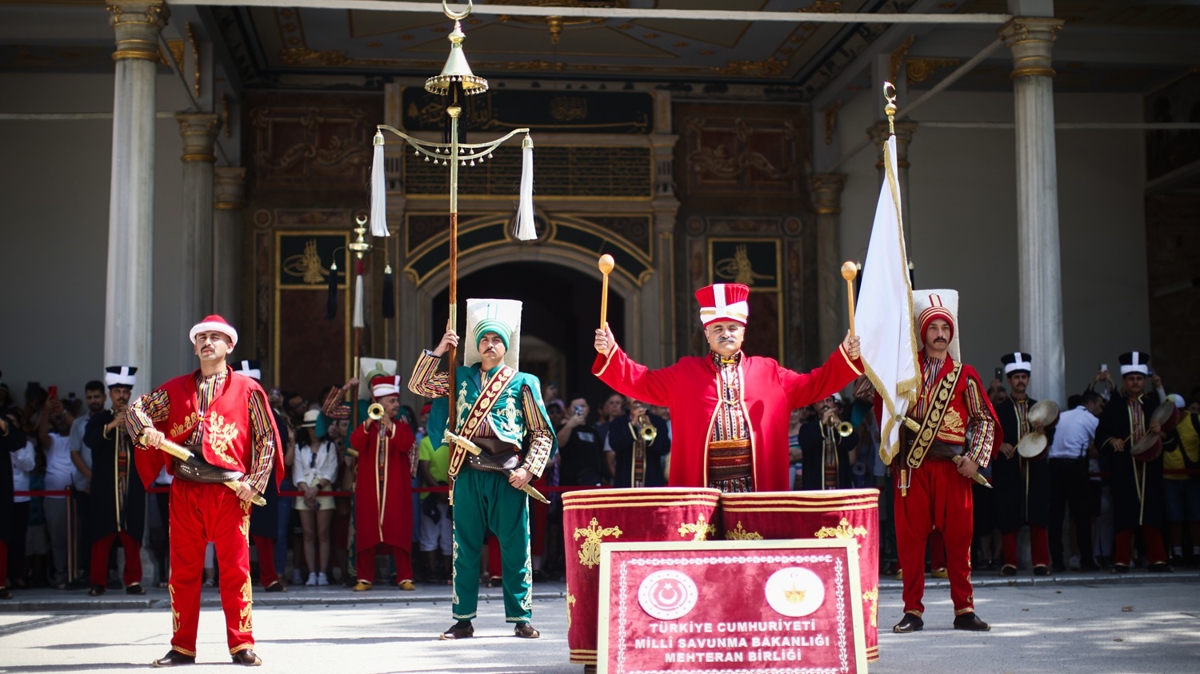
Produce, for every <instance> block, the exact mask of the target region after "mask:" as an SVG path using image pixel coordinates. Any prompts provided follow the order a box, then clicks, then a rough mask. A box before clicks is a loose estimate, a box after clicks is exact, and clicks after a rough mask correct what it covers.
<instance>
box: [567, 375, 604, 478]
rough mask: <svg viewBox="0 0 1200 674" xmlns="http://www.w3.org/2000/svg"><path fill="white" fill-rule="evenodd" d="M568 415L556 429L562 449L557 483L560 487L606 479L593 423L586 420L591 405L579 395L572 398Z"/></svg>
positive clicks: (597, 435)
mask: <svg viewBox="0 0 1200 674" xmlns="http://www.w3.org/2000/svg"><path fill="white" fill-rule="evenodd" d="M569 409H570V410H571V415H570V416H568V417H567V419H566V423H564V424H563V427H562V428H560V429H558V446H559V451H560V452H561V457H560V458H559V464H558V484H559V485H560V486H563V487H598V486H600V485H602V484H605V483H607V482H608V469H607V465H606V463H605V461H604V452H603V451H602V449H603V448H602V447H601V445H600V442H599V437H600V435H599V433H598V432H597V431H596V427H595V426H593V425H592V424H591V423H589V422H588V413H589V412H590V408H589V407H588V403H587V401H586V400H584V399H583V398H582V397H579V396H576V397H575V398H572V399H571V403H570V406H569Z"/></svg>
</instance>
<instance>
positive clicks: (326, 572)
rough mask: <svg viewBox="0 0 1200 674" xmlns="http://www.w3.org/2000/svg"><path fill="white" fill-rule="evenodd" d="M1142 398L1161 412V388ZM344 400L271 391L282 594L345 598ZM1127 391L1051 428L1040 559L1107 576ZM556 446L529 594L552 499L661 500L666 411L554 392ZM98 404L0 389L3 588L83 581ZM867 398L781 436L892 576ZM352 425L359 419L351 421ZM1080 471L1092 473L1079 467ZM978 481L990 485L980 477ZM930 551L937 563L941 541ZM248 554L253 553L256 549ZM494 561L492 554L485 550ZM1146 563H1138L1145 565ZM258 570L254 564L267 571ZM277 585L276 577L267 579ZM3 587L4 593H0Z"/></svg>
mask: <svg viewBox="0 0 1200 674" xmlns="http://www.w3.org/2000/svg"><path fill="white" fill-rule="evenodd" d="M1147 388H1148V389H1156V390H1158V391H1159V395H1160V399H1166V395H1165V392H1163V391H1162V382H1161V380H1160V378H1159V377H1158V376H1157V375H1154V376H1152V377H1149V378H1147ZM346 389H347V387H338V386H336V385H334V386H330V387H327V388H326V389H325V390H323V391H320V392H318V393H319V395H318V396H317V397H315V398H314V400H315V401H317V402H310V401H309V399H308V398H306V397H305V396H304V395H302V394H299V393H295V392H283V391H279V390H278V389H274V390H271V392H270V395H269V401H270V403H271V406H272V407H273V409H274V411H275V413H276V416H277V421H278V422H279V423H280V430H281V434H282V435H283V436H284V442H285V445H286V447H285V450H286V454H285V456H286V457H287V463H288V476H287V479H286V480H285V482H284V484H283V485H282V487H281V488H280V494H281V495H280V497H279V498H278V503H277V504H276V507H277V508H278V514H279V521H278V526H277V538H276V539H275V545H274V549H273V550H272V551H270V552H271V554H272V557H273V558H272V559H271V560H270V562H271V564H272V565H273V566H272V568H273V569H278V571H279V573H280V578H281V581H282V582H281V583H278V584H275V583H273V585H278V587H274V588H272V590H273V591H274V590H283V589H285V587H286V586H289V585H290V586H293V587H296V586H324V585H330V584H341V585H343V586H345V587H348V588H349V587H353V586H354V585H355V571H354V569H355V566H354V560H353V559H352V556H353V550H354V543H353V539H354V522H353V516H352V514H353V501H352V499H353V488H354V484H355V478H354V471H355V458H354V456H353V454H354V452H352V451H348V437H349V435H350V432H349V431H350V430H352V426H353V424H354V423H355V421H356V420H357V421H359V422H361V421H362V420H364V419H365V418H366V417H365V404H364V406H362V407H361V409H360V410H359V411H357V412H356V413H355V414H348V415H347V416H350V417H351V419H349V420H347V419H336V418H332V417H330V416H327V414H326V412H327V411H328V410H329V408H328V406H327V405H323V404H321V403H324V402H327V401H328V400H329V399H331V398H337V397H340V395H341V393H342V392H343V391H345V390H346ZM1120 390H1121V383H1118V382H1115V381H1113V378H1112V377H1111V376H1110V375H1108V374H1107V373H1106V372H1101V373H1099V374H1097V376H1096V377H1095V379H1093V381H1092V382H1090V383H1089V384H1088V386H1087V388H1086V390H1085V391H1083V392H1081V393H1079V394H1077V395H1072V396H1070V398H1069V399H1068V401H1067V404H1066V405H1065V406H1064V408H1063V412H1062V414H1061V417H1060V419H1059V420H1058V423H1057V426H1056V429H1057V433H1056V435H1055V436H1054V439H1053V442H1052V443H1051V444H1050V447H1049V449H1048V452H1047V457H1046V460H1047V461H1049V462H1050V470H1051V474H1052V480H1053V488H1052V489H1051V490H1050V496H1049V499H1050V502H1049V509H1050V526H1049V532H1050V548H1051V553H1052V558H1053V568H1054V570H1055V571H1057V572H1063V571H1066V570H1068V569H1072V570H1073V569H1081V570H1095V569H1099V568H1108V567H1111V565H1112V563H1113V527H1112V518H1113V513H1112V498H1111V496H1110V487H1111V485H1110V483H1109V479H1110V477H1109V471H1108V462H1109V461H1110V460H1111V459H1112V456H1111V455H1105V454H1104V453H1102V452H1099V451H1098V450H1097V447H1096V442H1095V438H1096V429H1097V425H1098V423H1099V419H1100V417H1101V415H1102V414H1103V410H1104V406H1105V405H1106V404H1108V400H1109V398H1110V397H1112V396H1114V395H1117V394H1118V392H1119V391H1120ZM542 393H543V398H544V400H545V402H546V407H547V411H548V413H549V416H550V419H551V421H552V423H553V425H554V430H555V432H556V433H557V436H558V444H559V451H558V453H557V454H556V455H555V456H554V458H553V460H552V463H551V465H550V467H548V469H547V470H546V474H545V475H544V476H543V477H542V478H541V479H540V480H539V481H537V482H536V483H535V485H537V486H539V488H540V489H543V491H544V492H545V493H547V495H548V496H549V497H550V501H551V503H550V505H549V506H540V504H539V505H538V507H534V508H532V509H531V519H532V520H533V522H532V523H531V524H532V528H531V530H532V537H533V540H532V543H531V545H532V549H533V554H534V565H535V570H534V578H535V580H552V579H558V578H561V577H562V576H563V573H564V568H565V565H564V551H563V544H562V539H563V532H562V508H561V496H560V495H561V492H562V491H563V490H565V489H573V488H594V487H617V488H626V487H629V488H634V487H658V486H666V485H667V484H668V479H669V475H670V459H671V453H670V449H671V435H672V434H671V423H670V415H669V412H668V411H667V410H666V409H665V408H661V407H655V406H652V405H647V404H645V403H643V402H641V401H637V400H627V399H626V398H625V397H624V396H621V395H619V394H611V395H609V396H607V397H605V398H602V399H595V400H589V399H588V398H587V397H586V396H584V395H572V396H570V397H569V398H567V399H564V398H563V397H562V396H561V395H560V393H559V391H558V388H557V386H555V385H553V384H550V385H547V386H546V388H545V390H544V391H543V392H542ZM1009 394H1010V392H1009V391H1008V389H1007V388H1006V387H1005V382H1003V381H1000V380H999V379H997V380H995V381H993V382H992V383H991V385H990V386H989V395H990V397H991V398H992V400H993V401H994V402H999V401H1000V400H1002V399H1004V398H1006V397H1007V396H1008V395H1009ZM106 400H107V396H106V393H105V387H104V385H103V383H102V382H100V381H89V382H87V383H86V384H85V385H84V386H83V397H78V396H77V395H76V394H75V393H74V392H67V393H66V394H65V395H61V396H60V395H59V394H58V392H56V391H54V390H53V387H52V389H51V390H47V389H46V388H43V387H42V386H41V385H39V384H38V383H36V382H30V383H29V384H28V386H27V387H26V388H25V390H24V395H23V398H22V400H21V401H19V402H18V401H17V400H16V399H15V397H14V396H13V395H12V394H11V392H10V390H9V389H8V387H7V385H4V384H0V405H9V406H11V407H12V408H16V409H17V410H18V414H19V416H20V425H21V428H22V430H23V431H24V432H25V434H26V437H27V439H28V440H27V443H26V445H25V447H24V448H22V449H21V450H20V451H17V452H15V453H13V454H12V482H13V487H14V490H15V492H16V495H15V496H14V497H13V523H12V524H13V532H12V541H11V544H10V545H9V550H8V552H9V560H8V561H9V563H8V570H9V571H8V574H9V578H8V581H7V582H6V583H3V584H0V587H3V586H4V585H7V586H8V587H9V588H15V589H21V588H27V587H54V588H59V589H83V588H87V587H88V585H89V582H88V573H87V571H88V559H89V551H90V546H91V536H90V534H89V531H88V517H87V511H88V509H89V501H88V498H89V492H90V480H91V476H92V471H91V463H92V457H91V450H90V449H89V448H88V446H87V444H86V442H85V437H84V436H85V432H84V430H85V428H86V426H87V421H88V419H89V418H91V417H92V416H93V415H96V414H98V413H100V412H102V411H104V410H105V407H106ZM1170 400H1172V401H1173V402H1174V401H1176V400H1177V401H1178V402H1179V403H1183V404H1182V405H1179V406H1180V407H1181V410H1180V416H1179V419H1180V421H1179V423H1178V425H1177V426H1175V428H1174V430H1171V431H1169V432H1165V433H1164V439H1163V446H1162V450H1163V457H1164V458H1163V468H1164V476H1163V477H1164V483H1165V504H1164V508H1165V513H1164V514H1165V519H1166V521H1167V522H1168V524H1169V526H1168V527H1167V529H1166V532H1165V534H1166V538H1167V541H1168V546H1169V550H1170V553H1171V555H1170V557H1171V562H1172V564H1190V565H1196V564H1197V563H1198V562H1200V475H1198V474H1197V472H1198V471H1197V468H1198V467H1200V389H1196V390H1194V391H1192V393H1191V395H1190V397H1188V398H1187V399H1184V398H1183V397H1182V396H1177V397H1172V398H1170ZM871 401H872V396H871V392H870V387H869V384H867V383H866V382H865V380H864V379H860V380H859V381H858V382H856V384H855V386H854V387H853V388H852V390H851V391H848V395H847V396H845V397H843V396H841V395H838V394H835V395H833V396H830V397H829V398H826V399H824V400H821V401H819V402H817V403H816V404H814V405H812V406H810V407H807V408H802V409H797V410H794V411H793V412H792V416H791V423H790V425H789V430H788V441H789V445H790V450H791V472H792V476H791V480H790V484H791V485H792V488H793V489H796V490H802V489H835V488H837V489H845V488H879V489H880V490H881V497H882V498H881V508H880V513H881V515H880V517H881V525H882V527H881V531H882V532H883V534H882V536H881V556H882V560H881V561H882V565H881V569H883V572H884V573H889V572H894V561H895V547H894V538H893V537H892V535H891V534H890V530H889V526H888V525H889V524H890V519H891V515H890V512H889V510H888V503H889V500H888V492H889V491H890V490H889V489H887V488H886V487H887V485H889V484H890V481H889V477H888V472H887V467H885V466H883V465H882V463H881V462H880V461H879V459H878V446H879V435H878V434H879V431H878V426H877V424H876V423H875V420H874V415H873V413H872V411H871ZM428 414H429V405H428V404H425V405H424V406H423V407H422V409H421V410H420V412H417V411H415V410H413V409H412V408H410V407H408V406H406V405H405V406H401V409H400V412H399V415H398V417H399V421H398V422H399V423H405V424H408V425H409V426H410V427H411V429H412V430H413V433H414V436H415V438H416V446H415V448H414V449H413V450H412V451H414V452H417V453H418V456H417V463H416V465H417V470H416V472H415V473H414V476H413V484H412V486H413V487H414V488H416V489H417V493H416V494H414V496H413V498H412V502H411V503H410V504H403V505H402V506H397V507H405V508H411V517H412V518H413V528H412V530H413V541H412V560H413V565H414V573H415V576H416V579H417V581H418V582H425V583H438V584H445V583H447V582H448V581H449V579H450V573H451V558H452V552H453V551H452V539H451V527H450V522H451V517H452V510H451V507H450V506H449V504H448V502H447V497H446V490H445V487H446V486H447V485H448V482H449V478H448V467H449V450H448V449H447V447H446V446H445V445H444V444H443V443H442V442H441V441H440V439H439V438H431V437H428V436H427V435H426V432H425V424H426V420H427V417H428ZM355 416H357V419H355ZM1084 465H1086V470H1083V469H1082V468H1081V466H1084ZM984 473H985V475H986V474H987V471H986V470H985V471H984ZM170 480H171V478H170V476H169V475H167V474H166V473H165V472H164V473H163V474H161V475H160V476H159V477H158V479H157V480H156V481H155V484H154V486H153V487H152V488H151V489H150V490H149V492H150V493H149V494H148V495H147V498H148V499H149V503H148V506H149V507H147V508H146V510H145V512H146V527H145V529H146V533H145V542H146V543H147V546H146V553H147V554H148V556H149V559H150V560H151V562H152V563H151V564H150V565H149V566H148V567H147V568H148V570H147V571H146V574H147V576H148V577H149V580H150V583H151V584H154V585H157V586H159V587H162V586H165V582H166V580H167V573H168V570H167V568H166V566H167V559H168V554H167V551H168V546H169V532H168V528H167V526H166V520H167V517H166V513H167V508H166V501H167V494H168V493H169V485H170ZM975 499H976V501H975V503H976V505H975V513H976V519H975V543H974V545H973V546H972V551H973V557H974V559H973V565H974V567H975V569H976V570H977V571H986V570H989V569H996V568H998V562H999V550H1000V546H999V533H998V531H997V529H996V521H995V505H994V503H993V501H992V499H993V496H992V494H991V493H990V492H989V490H987V489H985V488H981V487H979V486H977V487H976V489H975ZM933 540H934V543H933V544H932V545H931V548H936V537H935V538H934V539H933ZM256 547H257V546H256ZM491 547H493V548H494V547H496V546H491ZM118 548H119V546H114V547H113V550H112V552H111V553H110V554H109V558H110V559H109V576H108V585H109V587H110V588H120V587H121V579H120V577H119V576H118V574H117V569H118V568H120V567H119V564H118V562H119V555H120V554H121V553H120V552H119V551H118ZM264 552H265V550H264ZM490 552H491V554H489V559H488V560H487V563H486V564H485V565H484V566H485V568H488V569H489V570H488V572H487V574H486V575H487V576H488V577H487V578H485V579H484V580H485V581H487V580H488V579H498V578H499V575H500V573H499V556H498V552H496V551H494V550H493V551H490ZM1143 557H1144V556H1143ZM378 560H379V562H380V563H381V565H382V567H381V568H380V569H379V573H378V574H377V577H380V578H385V579H386V578H388V577H389V575H391V577H393V578H394V572H395V570H394V567H389V566H388V561H387V560H388V558H386V557H379V558H378ZM263 561H264V560H258V562H259V566H260V567H262V566H263ZM205 566H206V570H205V574H206V581H207V582H206V585H210V586H211V585H213V584H215V580H216V576H217V574H219V573H220V569H219V568H216V566H215V564H214V563H213V562H212V560H211V555H210V559H209V560H208V561H207V562H206V564H205ZM930 569H931V571H933V572H934V573H936V572H938V571H939V570H940V569H939V552H938V550H936V549H931V551H930ZM272 575H273V574H272ZM0 580H3V579H0Z"/></svg>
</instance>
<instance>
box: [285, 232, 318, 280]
mask: <svg viewBox="0 0 1200 674" xmlns="http://www.w3.org/2000/svg"><path fill="white" fill-rule="evenodd" d="M283 271H284V273H285V274H287V275H288V276H299V277H300V278H302V279H304V282H305V283H307V284H309V285H317V284H318V283H323V282H324V281H325V278H326V277H328V276H329V270H328V269H325V268H324V267H322V266H321V256H320V255H318V254H317V240H316V239H309V240H308V242H307V243H305V244H304V252H303V253H301V254H300V255H292V256H289V257H288V258H287V259H286V260H284V261H283Z"/></svg>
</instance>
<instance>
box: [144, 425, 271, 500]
mask: <svg viewBox="0 0 1200 674" xmlns="http://www.w3.org/2000/svg"><path fill="white" fill-rule="evenodd" d="M138 441H139V442H141V443H142V445H143V446H146V447H149V445H147V444H146V436H145V435H143V436H142V437H140V438H138ZM158 448H159V449H161V450H162V451H164V452H166V453H167V454H170V455H171V456H173V457H175V458H176V459H179V460H180V461H187V460H188V459H190V458H192V452H191V450H189V449H188V448H187V447H184V446H183V445H180V444H178V443H175V442H171V441H170V440H168V439H166V438H163V441H162V444H160V445H159V446H158ZM221 484H224V485H225V486H226V487H229V488H230V489H232V490H234V491H237V490H238V486H239V485H240V484H241V482H238V481H237V480H229V481H228V482H222V483H221ZM250 502H251V503H253V504H254V505H256V506H265V505H267V500H266V499H264V498H263V497H262V496H260V495H258V494H255V495H254V496H252V497H251V498H250Z"/></svg>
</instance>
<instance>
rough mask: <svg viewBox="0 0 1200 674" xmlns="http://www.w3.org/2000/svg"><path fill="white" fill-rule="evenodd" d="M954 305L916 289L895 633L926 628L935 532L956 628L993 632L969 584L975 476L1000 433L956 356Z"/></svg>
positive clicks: (950, 297) (900, 461) (971, 372)
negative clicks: (916, 343) (914, 372)
mask: <svg viewBox="0 0 1200 674" xmlns="http://www.w3.org/2000/svg"><path fill="white" fill-rule="evenodd" d="M957 307H958V293H957V292H956V291H953V290H934V291H929V290H926V291H914V292H913V308H914V311H915V312H917V316H916V321H915V323H916V325H917V326H919V329H920V331H921V332H920V334H921V336H922V341H923V343H924V348H923V349H921V353H920V354H919V364H920V367H921V388H920V389H919V390H918V397H917V401H916V403H914V404H913V405H912V406H911V407H909V408H908V419H907V420H906V422H905V427H904V432H903V434H902V437H901V442H900V444H901V450H900V453H899V456H898V457H897V458H896V461H895V462H894V463H893V464H892V475H893V476H894V483H895V488H896V494H895V505H896V509H895V513H896V544H897V548H898V549H899V557H900V572H901V574H902V575H903V578H904V618H903V619H901V620H900V622H899V623H898V624H897V625H896V626H895V627H893V628H892V631H894V632H896V633H898V634H907V633H909V632H916V631H918V630H921V629H923V628H924V627H925V621H924V619H923V618H922V617H921V614H922V613H923V612H924V610H925V606H924V605H923V604H922V603H921V598H922V596H923V595H924V594H925V546H926V543H927V539H928V538H929V534H930V532H931V531H933V530H935V529H936V530H937V531H939V532H941V533H942V535H943V538H944V539H945V544H946V572H947V574H948V576H949V579H950V599H951V600H952V601H953V602H954V616H955V618H954V629H959V630H972V631H977V632H985V631H987V630H989V629H991V627H990V626H989V625H988V624H987V623H985V622H983V621H982V620H980V619H979V617H978V616H976V615H975V597H974V590H972V588H971V536H972V527H973V518H974V514H973V513H974V508H973V501H972V500H971V481H972V479H973V478H974V476H975V475H976V473H977V472H978V470H979V469H980V468H982V467H985V466H987V465H988V462H989V461H990V460H991V456H992V453H993V452H994V451H995V448H996V445H997V444H998V443H999V441H1000V438H999V437H998V434H997V432H996V427H997V422H996V413H995V411H994V410H992V403H991V401H989V400H988V397H987V390H986V389H985V388H984V386H983V383H982V382H980V380H979V375H978V374H976V373H975V369H974V368H972V367H971V366H970V365H965V364H963V363H962V362H960V361H959V352H958V330H957V324H958V322H957V320H956V319H955V315H956V313H957V311H956V309H957ZM881 406H882V403H881V401H880V397H879V396H876V397H875V415H876V418H881V417H880V414H881V412H882V410H881ZM915 429H919V430H915Z"/></svg>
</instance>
